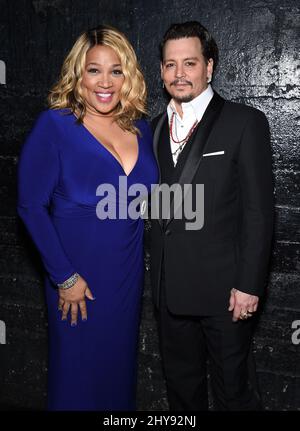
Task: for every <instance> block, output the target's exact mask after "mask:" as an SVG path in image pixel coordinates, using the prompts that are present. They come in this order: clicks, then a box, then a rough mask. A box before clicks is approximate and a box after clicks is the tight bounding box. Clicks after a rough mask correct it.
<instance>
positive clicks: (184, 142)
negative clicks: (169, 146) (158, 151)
mask: <svg viewBox="0 0 300 431" xmlns="http://www.w3.org/2000/svg"><path fill="white" fill-rule="evenodd" d="M174 116H175V112H173V113H172V116H171V120H170V136H171V139H172V141H173V142H175V144H180V145H179V146H178V148H177V150H175V151H174V152H173V153H172V155H173V156H175V154H176V153H178V151H179V154H180V152H181V150H182V149H183V147H184V146H185V144H186V143H187V141H188V140H189V139H190V137H191V136H192V134H193V131H194V130H195V128H196V126H197V125H198V120H196V121H195V122H194V124H193V125H192V127H191V128H190V130H189V132H188V134H187V135H186V137H185V138H183V139H182V140H181V141H177V140H176V139H174V136H173V122H174ZM179 154H178V155H177V157H178V156H179Z"/></svg>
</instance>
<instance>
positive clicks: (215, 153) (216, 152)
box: [203, 151, 225, 157]
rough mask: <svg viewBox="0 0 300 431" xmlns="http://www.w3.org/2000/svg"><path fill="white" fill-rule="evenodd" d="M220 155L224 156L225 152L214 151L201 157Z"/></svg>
mask: <svg viewBox="0 0 300 431" xmlns="http://www.w3.org/2000/svg"><path fill="white" fill-rule="evenodd" d="M222 154H225V151H215V152H214V153H205V154H203V157H209V156H221V155H222Z"/></svg>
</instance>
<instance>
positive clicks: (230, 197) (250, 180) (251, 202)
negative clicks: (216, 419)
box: [151, 93, 273, 315]
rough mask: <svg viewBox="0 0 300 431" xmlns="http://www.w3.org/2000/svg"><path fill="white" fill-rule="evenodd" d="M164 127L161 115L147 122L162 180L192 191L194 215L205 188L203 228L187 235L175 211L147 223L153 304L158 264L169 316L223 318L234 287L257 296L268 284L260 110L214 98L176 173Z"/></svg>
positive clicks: (269, 184) (266, 143) (266, 168)
mask: <svg viewBox="0 0 300 431" xmlns="http://www.w3.org/2000/svg"><path fill="white" fill-rule="evenodd" d="M168 127H169V126H168V119H167V115H166V113H164V114H162V115H159V116H158V117H157V118H156V119H154V120H153V129H154V152H155V155H156V157H157V160H158V163H159V165H160V172H161V180H162V181H163V182H166V183H168V184H173V183H179V184H181V185H183V184H192V193H191V195H190V196H191V198H192V201H193V205H194V208H195V205H196V200H197V199H200V196H199V191H198V196H197V190H196V185H197V184H203V185H204V224H203V227H202V229H200V230H187V229H186V223H187V222H190V221H191V220H188V219H186V218H185V217H184V214H183V217H182V219H177V218H174V212H175V213H176V211H177V210H178V208H177V210H176V209H175V210H174V211H172V210H171V213H170V216H169V219H167V220H165V221H163V220H152V229H151V283H152V288H153V299H154V303H155V304H156V305H157V306H159V292H160V280H161V270H162V265H163V269H164V273H165V284H166V300H167V304H168V307H169V310H170V311H171V312H173V313H175V314H181V315H213V314H217V313H222V312H225V311H226V310H227V308H228V305H229V302H228V301H229V296H230V290H231V289H232V288H233V287H234V288H237V289H239V290H241V291H243V292H247V293H250V294H253V295H258V296H260V295H262V294H263V291H264V287H265V284H266V276H267V270H268V261H269V255H270V249H271V240H272V233H273V181H272V168H271V148H270V139H269V127H268V122H267V120H266V117H265V115H264V114H263V113H262V112H260V111H259V110H257V109H254V108H251V107H248V106H245V105H241V104H237V103H232V102H229V101H225V100H224V99H222V98H221V97H220V96H219V95H218V94H216V93H215V94H214V97H213V98H212V100H211V102H210V104H209V105H208V107H207V109H206V111H205V114H204V116H203V118H202V120H201V122H200V124H199V126H198V127H197V129H196V130H195V132H194V133H193V135H192V137H191V139H190V141H189V142H188V143H187V144H186V146H185V148H184V150H183V152H182V153H181V155H180V158H179V160H178V163H177V167H176V169H173V168H172V167H171V152H170V150H169V148H170V144H169V132H168ZM167 148H168V150H167ZM222 151H224V154H220V155H211V156H203V154H209V153H214V152H222ZM168 152H169V154H168ZM172 169H173V171H172ZM184 200H185V199H184V198H183V200H182V202H181V203H182V204H183V202H184ZM198 202H199V201H198ZM180 209H181V208H179V210H180Z"/></svg>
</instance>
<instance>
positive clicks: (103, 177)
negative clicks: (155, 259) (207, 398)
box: [18, 109, 158, 411]
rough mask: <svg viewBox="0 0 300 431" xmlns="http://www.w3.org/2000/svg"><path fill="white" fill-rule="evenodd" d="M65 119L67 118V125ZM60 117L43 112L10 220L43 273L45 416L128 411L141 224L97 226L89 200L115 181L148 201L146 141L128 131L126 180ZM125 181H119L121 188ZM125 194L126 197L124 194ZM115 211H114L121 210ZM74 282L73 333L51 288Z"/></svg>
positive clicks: (143, 125)
mask: <svg viewBox="0 0 300 431" xmlns="http://www.w3.org/2000/svg"><path fill="white" fill-rule="evenodd" d="M66 113H67V115H66ZM75 120H76V118H75V116H74V114H72V113H70V112H69V113H68V111H66V110H50V109H49V110H47V111H44V112H43V113H42V114H41V115H40V116H39V118H38V120H37V121H36V123H35V125H34V127H33V129H32V131H31V133H30V135H29V137H28V138H27V140H26V142H25V144H24V146H23V148H22V151H21V156H20V161H19V173H18V184H19V196H18V213H19V215H20V216H21V218H22V219H23V221H24V223H25V225H26V226H27V229H28V231H29V232H30V235H31V237H32V239H33V241H34V242H35V244H36V246H37V248H38V250H39V252H40V254H41V257H42V260H43V263H44V266H45V269H46V282H45V286H46V298H47V307H48V334H49V358H48V359H49V360H48V410H101V411H103V410H134V409H135V408H136V407H135V392H136V375H137V347H138V329H139V319H140V305H141V296H142V288H143V273H144V264H143V228H144V221H143V219H142V218H138V219H136V220H134V219H130V218H127V219H121V218H119V219H106V220H100V219H99V218H98V217H97V215H96V206H97V203H98V202H99V201H100V200H101V199H102V198H101V197H100V196H97V195H96V189H97V187H98V186H99V185H100V184H103V183H109V184H112V185H113V186H114V187H115V189H116V190H117V204H120V205H121V206H122V205H123V206H124V205H128V204H129V202H130V199H133V198H130V197H129V198H128V202H126V200H124V198H123V197H122V198H120V199H119V196H121V193H120V191H121V188H122V187H123V188H124V186H121V187H120V188H119V178H120V177H124V178H125V180H127V187H130V185H132V184H135V183H140V184H144V185H145V186H146V187H147V190H148V192H150V189H151V184H154V183H156V182H157V179H158V168H157V165H156V162H155V158H154V155H153V151H152V134H151V130H150V128H149V126H148V124H147V122H146V121H145V120H139V121H137V122H136V126H137V127H138V128H139V129H140V131H141V133H142V136H141V137H138V144H139V153H138V159H137V162H136V164H135V166H134V168H133V169H132V171H131V172H130V173H129V175H128V176H126V174H125V172H124V170H123V168H122V166H121V164H120V163H119V162H118V161H117V159H116V158H115V157H114V156H113V155H112V154H111V153H110V152H109V150H107V149H106V148H105V147H104V146H103V145H102V144H101V143H100V142H98V140H97V139H96V138H95V137H94V136H93V135H92V134H91V133H90V132H89V131H88V130H87V129H86V128H85V126H84V125H82V124H81V125H78V124H76V122H75ZM124 178H123V179H124ZM123 192H124V190H123ZM121 201H122V202H121ZM74 272H78V273H79V274H80V275H81V276H82V277H83V278H84V279H85V280H86V282H87V284H88V286H89V288H90V289H91V291H92V293H93V295H94V296H95V297H96V299H95V300H94V301H90V300H89V299H87V298H86V304H87V311H88V319H87V321H86V322H82V321H81V314H80V311H79V314H78V324H77V326H75V327H71V325H70V317H69V316H68V321H67V322H66V321H65V322H64V321H62V320H61V312H59V311H58V308H57V307H58V292H57V289H56V288H55V285H54V284H56V283H61V282H63V281H64V280H66V279H67V278H69V277H70V276H71V275H72V274H73V273H74Z"/></svg>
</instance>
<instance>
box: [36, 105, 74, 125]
mask: <svg viewBox="0 0 300 431" xmlns="http://www.w3.org/2000/svg"><path fill="white" fill-rule="evenodd" d="M71 114H72V112H71V110H70V109H68V108H64V109H51V108H48V109H45V110H43V111H42V112H41V113H40V114H39V115H38V117H37V120H36V123H37V124H42V125H47V124H49V125H51V124H52V125H53V122H55V123H57V122H59V121H64V118H67V117H70V115H71Z"/></svg>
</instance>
